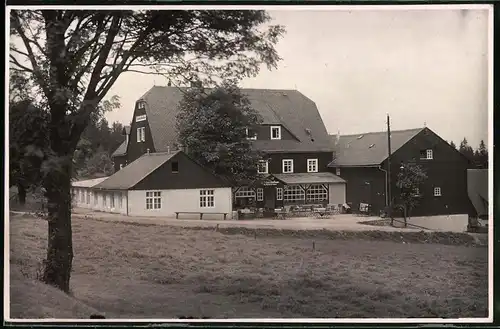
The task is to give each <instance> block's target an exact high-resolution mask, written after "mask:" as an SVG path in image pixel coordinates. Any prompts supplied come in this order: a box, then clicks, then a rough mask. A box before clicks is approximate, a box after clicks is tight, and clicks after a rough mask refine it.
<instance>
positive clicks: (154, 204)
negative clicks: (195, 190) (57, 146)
mask: <svg viewBox="0 0 500 329" xmlns="http://www.w3.org/2000/svg"><path fill="white" fill-rule="evenodd" d="M92 194H93V196H94V205H95V206H97V205H98V203H99V194H100V193H97V192H96V193H92V192H90V191H84V190H83V189H76V190H74V191H73V198H74V200H79V202H80V203H86V204H90V200H91V195H92ZM199 197H200V208H214V207H215V191H214V190H200V196H199ZM123 198H125V196H123V195H122V193H102V206H103V207H108V204H109V207H110V208H112V209H113V208H115V200H118V208H120V209H121V208H122V207H123ZM108 202H109V203H108ZM161 207H162V194H161V191H147V192H146V209H147V210H154V209H161Z"/></svg>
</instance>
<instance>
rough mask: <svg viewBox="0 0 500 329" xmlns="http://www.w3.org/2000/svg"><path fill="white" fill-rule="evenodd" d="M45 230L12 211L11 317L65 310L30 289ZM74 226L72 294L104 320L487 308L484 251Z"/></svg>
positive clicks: (474, 312) (468, 313)
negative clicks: (43, 305)
mask: <svg viewBox="0 0 500 329" xmlns="http://www.w3.org/2000/svg"><path fill="white" fill-rule="evenodd" d="M46 228H47V223H46V222H45V221H43V220H40V219H35V218H33V217H28V216H13V217H11V218H10V265H11V276H10V277H11V300H13V301H14V302H12V303H11V316H12V317H23V316H31V317H33V316H40V317H63V316H65V317H68V313H71V310H72V309H69V310H67V309H65V307H66V308H68V307H70V305H73V304H71V303H62V302H61V303H57V304H55V303H52V302H51V301H52V300H53V299H51V298H48V297H47V294H50V293H51V292H50V291H49V290H47V289H45V290H43V289H38V290H37V291H43V294H44V296H40V299H36V298H35V296H34V295H35V294H36V291H35V290H33V285H34V284H33V281H32V279H34V278H35V276H36V271H37V268H38V266H39V263H40V262H41V260H42V259H43V258H44V256H45V250H46V234H47V229H46ZM73 234H74V253H75V257H74V261H73V262H74V263H73V274H72V281H71V290H72V291H71V296H70V297H71V298H72V299H73V301H74V303H81V304H82V305H84V306H82V307H80V309H85V310H87V309H88V310H97V311H98V312H100V313H103V314H105V315H106V317H108V318H174V317H181V316H193V317H200V318H201V317H211V318H242V317H252V318H262V317H264V318H265V317H272V318H275V317H308V318H314V317H323V318H325V317H327V318H328V317H485V316H487V293H488V278H487V271H488V270H487V269H488V266H487V258H488V255H487V254H488V250H487V248H479V247H464V246H448V245H441V244H417V243H415V244H413V243H410V244H409V243H399V242H391V241H366V240H359V239H347V240H330V239H326V238H317V239H316V238H314V249H313V247H312V242H313V240H312V239H311V238H296V237H263V236H257V237H256V238H255V237H252V236H244V235H225V234H222V233H220V232H215V231H211V230H192V229H185V228H181V227H171V226H167V225H162V226H160V225H151V226H138V225H126V224H123V223H119V222H106V221H97V220H93V219H83V218H78V217H75V218H73ZM37 285H38V286H39V285H40V284H38V283H37ZM51 291H52V290H51ZM39 301H42V303H43V301H44V302H46V305H45V308H44V309H43V312H42V311H39V310H40V306H39ZM73 308H74V309H76V308H75V307H74V305H73ZM29 310H31V312H30V311H29ZM88 312H90V311H88ZM73 316H75V317H85V316H86V313H85V312H83V311H79V312H76V311H75V313H74V314H73Z"/></svg>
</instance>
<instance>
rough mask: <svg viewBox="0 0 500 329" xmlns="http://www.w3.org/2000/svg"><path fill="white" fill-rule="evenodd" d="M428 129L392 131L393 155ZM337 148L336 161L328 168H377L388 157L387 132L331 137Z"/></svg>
mask: <svg viewBox="0 0 500 329" xmlns="http://www.w3.org/2000/svg"><path fill="white" fill-rule="evenodd" d="M423 129H426V128H417V129H407V130H393V131H391V153H394V152H396V151H397V150H398V149H400V148H401V147H402V146H403V145H404V144H406V143H407V142H408V141H410V140H411V139H412V138H413V137H415V136H416V135H417V134H418V133H420V132H421V131H422V130H423ZM330 138H331V143H332V145H334V146H335V160H334V161H332V162H331V163H330V164H329V165H328V166H329V167H335V166H375V165H380V164H381V163H382V162H383V161H384V160H385V159H387V156H388V150H387V131H381V132H371V133H359V134H354V135H341V136H340V137H339V138H338V140H337V135H330Z"/></svg>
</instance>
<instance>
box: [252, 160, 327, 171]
mask: <svg viewBox="0 0 500 329" xmlns="http://www.w3.org/2000/svg"><path fill="white" fill-rule="evenodd" d="M281 169H282V173H284V174H291V173H293V159H283V160H282V161H281ZM257 172H258V173H259V174H268V173H269V162H268V161H267V160H261V161H260V162H259V166H258V169H257ZM307 172H318V159H307Z"/></svg>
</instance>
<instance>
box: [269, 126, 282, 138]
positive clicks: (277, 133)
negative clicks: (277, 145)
mask: <svg viewBox="0 0 500 329" xmlns="http://www.w3.org/2000/svg"><path fill="white" fill-rule="evenodd" d="M271 139H281V127H280V126H271Z"/></svg>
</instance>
